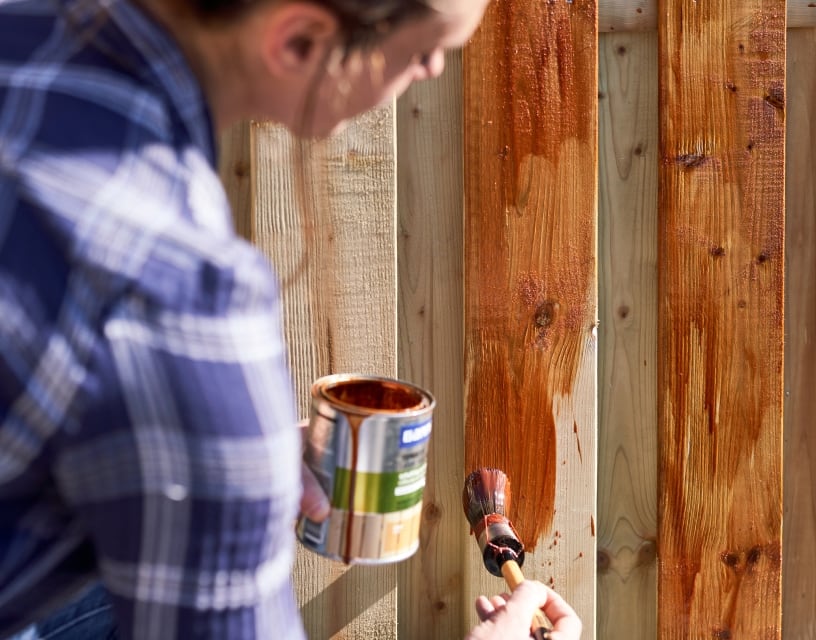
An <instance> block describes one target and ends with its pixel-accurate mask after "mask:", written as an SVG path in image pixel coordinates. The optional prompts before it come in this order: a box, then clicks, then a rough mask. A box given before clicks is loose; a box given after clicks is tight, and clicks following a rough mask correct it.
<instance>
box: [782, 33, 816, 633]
mask: <svg viewBox="0 0 816 640" xmlns="http://www.w3.org/2000/svg"><path fill="white" fill-rule="evenodd" d="M814 60H816V29H809V30H800V31H796V32H789V33H788V90H787V93H788V123H787V140H788V145H787V180H786V191H787V216H788V219H787V233H786V236H787V246H786V255H787V263H788V271H787V283H786V285H787V286H786V288H787V310H786V313H785V321H786V336H787V340H786V352H785V380H786V383H785V388H786V394H785V395H786V399H787V400H786V404H785V517H784V527H783V531H784V533H785V535H784V544H783V549H784V554H783V563H782V576H783V588H782V594H783V601H782V635H783V637H784V638H789V639H790V640H798V639H799V638H816V618H814V612H816V571H814V569H816V545H814V540H816V433H815V432H814V430H813V417H814V416H816V394H814V393H813V389H814V382H813V381H814V380H816V116H814V109H816V74H814V73H813V61H814Z"/></svg>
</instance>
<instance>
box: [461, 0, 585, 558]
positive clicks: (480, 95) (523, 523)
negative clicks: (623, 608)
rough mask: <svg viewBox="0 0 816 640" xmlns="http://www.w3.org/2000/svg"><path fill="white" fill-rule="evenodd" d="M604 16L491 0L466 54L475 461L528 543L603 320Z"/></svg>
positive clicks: (547, 503) (538, 524) (546, 516)
mask: <svg viewBox="0 0 816 640" xmlns="http://www.w3.org/2000/svg"><path fill="white" fill-rule="evenodd" d="M595 20H596V16H595V3H594V2H581V1H576V2H574V3H564V2H558V3H551V2H525V1H521V0H503V1H499V2H495V3H493V4H492V5H491V6H490V8H489V9H488V13H487V15H486V16H485V19H484V21H483V23H482V27H481V29H480V31H479V32H478V33H477V35H476V37H475V41H476V42H475V43H474V45H473V46H472V47H471V49H470V50H471V51H478V53H473V54H472V55H468V56H467V57H466V58H465V86H466V94H465V112H466V121H465V131H466V135H465V141H466V150H465V154H466V176H465V192H466V222H465V224H466V228H465V235H466V265H467V271H466V274H465V296H466V298H465V300H466V302H465V316H466V325H465V326H466V328H465V331H466V334H465V337H466V356H465V357H466V371H465V375H466V426H465V442H466V454H465V461H466V470H472V469H473V468H478V467H480V466H495V467H498V468H500V469H502V470H503V471H504V472H505V473H506V474H507V475H508V477H509V478H510V479H511V481H512V483H513V487H514V493H515V496H516V498H515V501H514V504H513V507H512V513H511V514H509V516H510V518H511V520H512V521H513V523H514V525H515V527H516V529H517V530H518V532H519V535H520V537H521V539H522V541H523V542H524V544H525V545H526V546H527V547H528V548H530V549H533V548H535V545H536V544H537V542H538V541H539V539H540V538H541V536H542V534H543V533H544V532H546V531H548V530H549V529H550V528H551V523H552V519H553V513H554V504H555V489H556V471H557V459H556V453H557V452H556V448H557V445H556V443H557V433H556V430H557V429H558V428H559V425H558V424H557V421H556V415H557V412H558V411H559V409H558V408H557V407H556V399H559V400H563V399H569V397H570V396H571V394H572V392H573V390H574V386H575V383H576V378H577V375H578V371H579V367H580V365H581V362H582V360H583V358H584V355H585V354H584V350H585V348H586V344H587V342H588V337H589V333H590V331H591V330H592V327H593V326H594V320H595V303H594V293H593V288H594V282H595V275H594V269H595V253H594V229H595V220H594V215H595V190H596V185H595V181H596V168H597V152H596V145H595V141H596V135H597V117H596V114H597V83H596V69H597V66H596V65H597V43H596V39H595V37H594V33H595ZM572 427H573V422H572V421H570V422H569V424H568V426H567V427H566V428H567V429H571V428H572ZM587 427H589V425H587ZM580 429H581V425H576V431H575V434H576V438H578V439H577V440H576V442H579V441H580V438H579V433H580ZM581 456H582V454H580V453H578V450H577V448H576V449H574V450H573V451H571V452H570V453H569V454H568V458H569V459H570V460H571V461H574V462H575V463H576V464H581ZM562 457H563V456H562Z"/></svg>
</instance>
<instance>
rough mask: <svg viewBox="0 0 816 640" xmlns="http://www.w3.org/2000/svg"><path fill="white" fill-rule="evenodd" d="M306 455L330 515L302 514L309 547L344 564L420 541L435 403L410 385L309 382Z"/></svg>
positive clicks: (378, 380) (379, 559)
mask: <svg viewBox="0 0 816 640" xmlns="http://www.w3.org/2000/svg"><path fill="white" fill-rule="evenodd" d="M311 395H312V404H311V415H310V420H309V428H308V430H307V438H306V451H305V453H304V459H305V462H306V464H307V465H308V466H309V467H310V469H311V470H312V472H313V473H314V474H315V476H316V477H317V479H318V480H319V482H320V483H321V485H322V487H323V490H324V491H325V492H326V494H327V495H328V496H329V501H330V503H331V514H330V516H329V518H328V519H327V520H326V521H324V522H322V523H317V522H313V521H311V520H309V519H308V518H304V517H301V518H300V519H299V521H298V524H297V536H298V539H299V540H300V541H301V543H302V544H303V545H304V546H306V547H307V548H309V549H311V550H312V551H315V552H317V553H319V554H321V555H324V556H327V557H329V558H333V559H335V560H341V561H343V562H345V563H346V564H382V563H387V562H397V561H399V560H404V559H405V558H408V557H410V556H411V555H413V553H414V552H415V551H416V550H417V548H418V546H419V523H420V517H421V513H422V494H423V489H424V487H425V475H426V469H427V450H428V442H429V439H430V435H431V425H432V413H433V408H434V405H435V401H434V398H433V396H431V394H430V393H428V392H427V391H425V390H424V389H421V388H419V387H417V386H415V385H413V384H410V383H407V382H403V381H401V380H396V379H393V378H384V377H378V376H364V375H355V374H341V375H332V376H326V377H323V378H320V379H318V380H317V381H315V383H314V384H313V385H312V394H311Z"/></svg>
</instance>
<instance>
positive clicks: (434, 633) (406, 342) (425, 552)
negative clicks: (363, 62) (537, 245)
mask: <svg viewBox="0 0 816 640" xmlns="http://www.w3.org/2000/svg"><path fill="white" fill-rule="evenodd" d="M461 149H462V56H461V52H459V51H456V52H451V53H449V54H448V56H447V61H446V71H445V73H444V74H443V75H442V76H441V77H440V78H439V79H437V80H433V81H427V82H422V83H419V84H415V85H414V86H412V87H411V88H410V89H409V90H408V92H407V93H406V94H405V95H404V96H403V97H402V98H401V99H400V100H399V101H398V103H397V150H398V157H397V167H398V171H397V185H398V212H399V218H398V220H399V227H398V236H397V240H398V248H399V253H398V265H399V278H398V280H399V373H400V376H401V377H402V378H405V379H408V380H411V381H413V382H415V383H417V384H419V385H421V386H423V387H425V388H427V389H428V390H429V391H431V393H433V395H434V396H435V398H436V402H437V404H436V409H435V411H434V417H433V433H432V437H431V444H430V450H429V454H428V474H427V478H426V485H425V495H424V505H423V511H422V523H421V527H420V547H419V550H418V551H417V553H416V554H415V555H414V556H413V557H412V558H411V559H410V560H408V561H406V562H403V563H401V564H400V566H399V610H398V613H397V620H398V626H399V636H400V638H405V639H408V640H410V639H411V638H422V639H423V640H434V639H437V640H450V639H451V638H463V637H464V636H465V634H466V631H467V629H466V628H465V624H464V623H465V612H466V613H467V614H470V613H471V611H472V603H471V602H464V599H463V596H462V570H463V561H464V557H465V556H464V552H463V550H465V549H466V550H468V551H470V550H471V549H470V548H469V547H468V546H467V545H470V544H472V543H471V541H470V540H469V539H468V527H467V522H466V520H465V516H464V512H463V510H462V487H461V486H460V484H459V480H460V475H461V469H462V468H463V467H464V429H463V427H462V420H463V417H462V392H463V380H462V378H463V358H462V314H463V309H462V304H463V303H462V151H461Z"/></svg>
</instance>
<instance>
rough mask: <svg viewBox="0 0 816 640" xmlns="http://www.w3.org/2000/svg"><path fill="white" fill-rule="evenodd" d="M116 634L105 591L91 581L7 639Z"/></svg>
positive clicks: (111, 637)
mask: <svg viewBox="0 0 816 640" xmlns="http://www.w3.org/2000/svg"><path fill="white" fill-rule="evenodd" d="M117 637H118V634H117V633H116V621H115V620H114V618H113V608H112V606H111V602H110V597H109V596H108V592H107V591H106V590H105V588H104V587H103V586H102V585H101V584H95V585H94V586H92V587H90V588H89V589H87V590H86V591H85V592H83V593H82V594H81V595H80V596H79V597H78V598H77V599H75V600H72V601H71V602H69V603H68V604H66V605H65V606H64V607H62V608H61V609H59V610H58V611H56V612H54V613H53V614H51V615H50V616H49V617H47V618H45V619H44V620H41V621H40V622H37V623H36V624H33V625H31V626H30V627H27V628H26V629H23V630H22V631H20V632H19V633H18V634H17V635H15V636H12V637H11V638H9V640H115V639H116V638H117Z"/></svg>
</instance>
